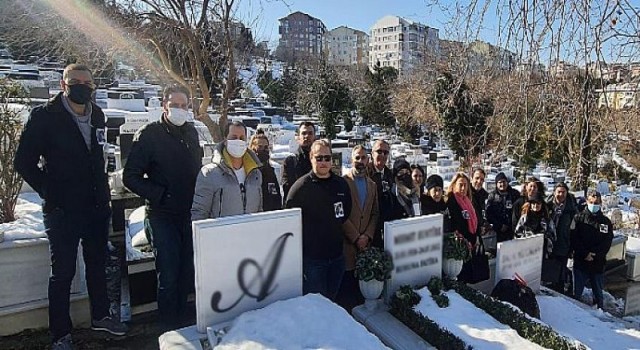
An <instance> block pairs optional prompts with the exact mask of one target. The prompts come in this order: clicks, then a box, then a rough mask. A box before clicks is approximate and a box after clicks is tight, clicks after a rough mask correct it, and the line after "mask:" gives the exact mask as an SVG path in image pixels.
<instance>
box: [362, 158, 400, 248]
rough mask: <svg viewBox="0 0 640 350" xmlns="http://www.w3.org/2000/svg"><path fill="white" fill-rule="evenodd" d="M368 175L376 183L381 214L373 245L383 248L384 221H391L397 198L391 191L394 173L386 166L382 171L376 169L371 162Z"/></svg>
mask: <svg viewBox="0 0 640 350" xmlns="http://www.w3.org/2000/svg"><path fill="white" fill-rule="evenodd" d="M367 176H369V178H370V179H371V180H373V182H375V184H376V190H377V192H378V210H379V212H380V215H379V216H378V222H377V224H376V235H375V237H374V238H373V245H374V246H375V247H379V248H382V247H383V240H382V234H383V233H384V223H385V222H387V221H391V220H393V219H392V215H393V213H392V211H393V204H394V202H395V199H394V198H393V197H394V195H393V193H391V187H392V186H393V183H394V181H393V174H392V173H391V169H389V168H387V167H386V166H385V167H384V169H383V170H382V172H378V171H376V169H375V167H374V166H373V164H371V163H369V165H368V166H367Z"/></svg>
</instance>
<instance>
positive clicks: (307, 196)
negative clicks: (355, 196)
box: [285, 172, 352, 260]
mask: <svg viewBox="0 0 640 350" xmlns="http://www.w3.org/2000/svg"><path fill="white" fill-rule="evenodd" d="M351 203H352V202H351V191H350V190H349V185H348V184H347V181H346V180H345V179H343V178H342V177H340V176H337V175H335V174H333V172H332V173H331V175H330V176H329V178H327V179H321V178H318V177H317V176H316V175H315V174H314V173H313V172H310V173H308V174H307V175H304V176H302V177H301V178H299V179H298V181H296V182H295V183H294V184H293V186H291V190H290V191H289V195H288V196H287V200H286V203H285V207H286V208H302V257H303V259H314V260H326V259H335V258H337V257H339V256H340V255H342V247H343V243H344V230H343V229H342V224H343V223H344V222H345V221H346V220H347V219H348V218H349V215H350V214H351Z"/></svg>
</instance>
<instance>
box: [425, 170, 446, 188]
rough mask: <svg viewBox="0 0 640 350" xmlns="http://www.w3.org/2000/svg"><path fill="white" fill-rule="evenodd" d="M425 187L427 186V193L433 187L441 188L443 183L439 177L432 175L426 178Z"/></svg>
mask: <svg viewBox="0 0 640 350" xmlns="http://www.w3.org/2000/svg"><path fill="white" fill-rule="evenodd" d="M426 186H427V191H428V190H430V189H432V188H434V187H440V188H443V187H444V181H442V178H441V177H440V175H436V174H433V175H431V176H429V177H428V178H427V183H426Z"/></svg>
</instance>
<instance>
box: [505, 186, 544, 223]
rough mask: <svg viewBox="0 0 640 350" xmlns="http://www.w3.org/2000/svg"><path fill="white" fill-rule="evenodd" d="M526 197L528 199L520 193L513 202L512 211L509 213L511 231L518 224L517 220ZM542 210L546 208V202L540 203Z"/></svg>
mask: <svg viewBox="0 0 640 350" xmlns="http://www.w3.org/2000/svg"><path fill="white" fill-rule="evenodd" d="M543 195H544V194H543ZM543 198H544V197H543ZM527 199H528V197H526V196H523V195H522V194H521V195H520V197H519V198H518V199H517V200H516V201H515V202H514V203H513V211H512V213H511V225H512V226H513V231H514V232H515V230H516V225H517V224H518V221H519V220H520V215H522V207H523V206H524V204H525V203H526V202H527ZM542 210H547V203H546V202H543V203H542Z"/></svg>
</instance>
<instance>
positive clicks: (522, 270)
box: [494, 235, 544, 293]
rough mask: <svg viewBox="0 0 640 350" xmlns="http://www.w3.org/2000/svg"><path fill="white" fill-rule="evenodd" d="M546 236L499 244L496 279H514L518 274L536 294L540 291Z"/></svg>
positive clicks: (496, 280) (496, 282)
mask: <svg viewBox="0 0 640 350" xmlns="http://www.w3.org/2000/svg"><path fill="white" fill-rule="evenodd" d="M543 246H544V235H535V236H532V237H527V238H518V239H513V240H510V241H506V242H500V243H498V255H497V257H496V279H495V282H494V285H496V284H498V282H500V280H502V279H512V278H513V277H514V275H515V274H516V273H517V274H518V275H520V276H521V277H522V278H523V279H524V280H525V281H526V282H527V285H528V286H529V287H530V288H531V289H532V290H533V291H534V292H535V293H538V291H540V279H541V274H542V253H543V251H542V250H543Z"/></svg>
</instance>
